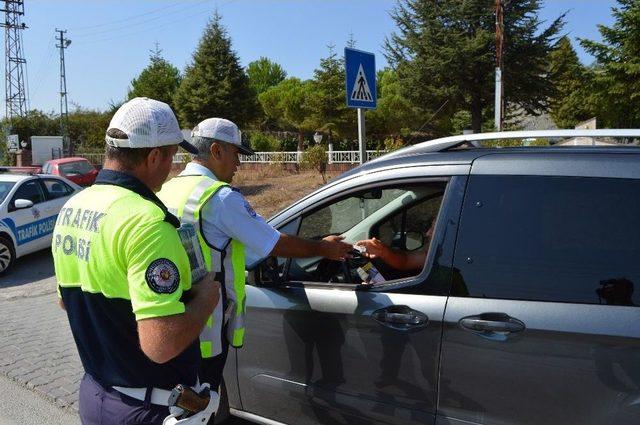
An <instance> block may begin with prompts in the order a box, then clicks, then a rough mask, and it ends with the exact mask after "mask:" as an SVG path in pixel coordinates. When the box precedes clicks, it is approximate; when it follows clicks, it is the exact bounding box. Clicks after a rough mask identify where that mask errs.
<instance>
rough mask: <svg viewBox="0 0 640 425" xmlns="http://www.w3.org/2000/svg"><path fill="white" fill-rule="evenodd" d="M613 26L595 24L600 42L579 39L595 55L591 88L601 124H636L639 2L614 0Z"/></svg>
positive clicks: (639, 113)
mask: <svg viewBox="0 0 640 425" xmlns="http://www.w3.org/2000/svg"><path fill="white" fill-rule="evenodd" d="M618 4H619V6H618V7H614V8H612V12H613V16H614V18H615V22H614V24H613V26H611V27H607V26H604V25H599V26H598V28H599V30H600V34H601V35H602V42H596V41H592V40H580V44H582V47H584V48H585V50H586V51H587V52H589V53H590V54H592V55H593V56H594V57H595V58H596V66H595V68H594V70H593V86H592V88H593V91H594V97H595V104H596V105H597V107H598V113H597V116H598V120H599V121H600V123H602V124H604V126H605V127H618V128H636V127H638V126H640V2H639V1H638V0H618Z"/></svg>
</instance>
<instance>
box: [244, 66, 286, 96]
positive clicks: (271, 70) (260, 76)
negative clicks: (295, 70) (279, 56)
mask: <svg viewBox="0 0 640 425" xmlns="http://www.w3.org/2000/svg"><path fill="white" fill-rule="evenodd" d="M247 76H248V77H249V85H250V86H251V88H253V90H254V91H255V92H256V94H257V95H260V93H264V92H265V91H266V90H267V89H268V88H269V87H273V86H275V85H277V84H279V83H280V82H281V81H282V80H284V79H285V78H287V73H286V72H285V70H284V69H282V67H281V66H280V65H278V64H277V63H275V62H271V61H270V60H269V59H267V58H265V57H261V58H260V59H258V60H257V61H253V62H251V63H250V64H249V65H248V66H247Z"/></svg>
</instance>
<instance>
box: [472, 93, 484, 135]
mask: <svg viewBox="0 0 640 425" xmlns="http://www.w3.org/2000/svg"><path fill="white" fill-rule="evenodd" d="M471 129H472V130H473V132H474V133H480V132H481V131H482V104H481V103H480V97H479V96H473V98H472V99H471Z"/></svg>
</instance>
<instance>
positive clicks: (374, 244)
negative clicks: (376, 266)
mask: <svg viewBox="0 0 640 425" xmlns="http://www.w3.org/2000/svg"><path fill="white" fill-rule="evenodd" d="M355 245H356V246H362V247H364V248H365V249H366V251H365V252H364V253H363V255H365V256H367V257H369V258H377V257H381V256H382V257H384V253H385V251H386V250H387V249H388V248H387V246H386V245H385V244H384V243H383V242H382V241H381V240H380V239H377V238H371V239H364V240H361V241H358V242H356V243H355Z"/></svg>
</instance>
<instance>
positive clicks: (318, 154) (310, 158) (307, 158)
mask: <svg viewBox="0 0 640 425" xmlns="http://www.w3.org/2000/svg"><path fill="white" fill-rule="evenodd" d="M327 161H328V158H327V151H326V150H325V148H324V146H322V145H315V146H313V147H311V148H309V149H307V150H306V151H304V153H303V154H302V160H301V161H300V165H301V166H302V168H304V169H307V170H317V171H318V172H319V173H320V175H321V176H322V181H323V182H324V183H326V182H327Z"/></svg>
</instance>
